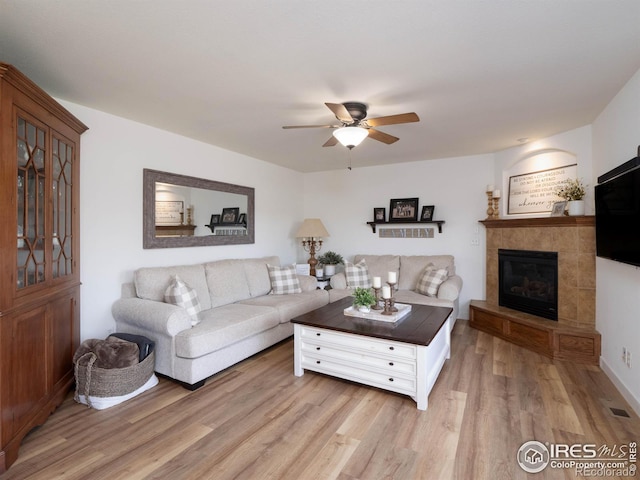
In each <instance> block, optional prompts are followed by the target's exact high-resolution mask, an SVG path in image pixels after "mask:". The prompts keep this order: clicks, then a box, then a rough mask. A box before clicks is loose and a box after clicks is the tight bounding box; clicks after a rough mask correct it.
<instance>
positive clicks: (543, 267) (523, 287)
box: [498, 249, 558, 321]
mask: <svg viewBox="0 0 640 480" xmlns="http://www.w3.org/2000/svg"><path fill="white" fill-rule="evenodd" d="M498 262H499V284H498V302H499V304H500V305H501V306H503V307H508V308H512V309H514V310H519V311H521V312H525V313H531V314H533V315H537V316H539V317H543V318H547V319H549V320H556V321H557V320H558V253H557V252H538V251H529V250H506V249H499V250H498Z"/></svg>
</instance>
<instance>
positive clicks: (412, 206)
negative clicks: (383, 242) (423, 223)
mask: <svg viewBox="0 0 640 480" xmlns="http://www.w3.org/2000/svg"><path fill="white" fill-rule="evenodd" d="M416 220H418V199H417V198H393V199H391V203H390V204H389V221H390V222H411V221H413V222H415V221H416Z"/></svg>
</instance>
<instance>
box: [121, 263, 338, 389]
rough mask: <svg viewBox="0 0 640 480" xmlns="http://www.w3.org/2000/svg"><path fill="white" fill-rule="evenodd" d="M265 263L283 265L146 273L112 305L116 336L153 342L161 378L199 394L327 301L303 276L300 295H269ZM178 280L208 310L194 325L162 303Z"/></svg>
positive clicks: (289, 332) (182, 311) (146, 270)
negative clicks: (218, 375)
mask: <svg viewBox="0 0 640 480" xmlns="http://www.w3.org/2000/svg"><path fill="white" fill-rule="evenodd" d="M267 264H269V265H280V260H279V258H278V257H275V256H273V257H265V258H254V259H236V260H220V261H214V262H209V263H204V264H197V265H184V266H174V267H152V268H140V269H138V270H136V271H135V273H134V278H133V282H132V283H126V284H124V285H123V286H122V296H121V298H120V299H119V300H117V301H116V302H115V303H114V304H113V308H112V313H113V316H114V318H115V321H116V327H117V331H118V332H124V333H133V334H138V335H144V336H145V337H148V338H149V339H151V340H154V341H155V342H156V366H155V370H156V372H158V373H160V374H163V375H166V376H168V377H171V378H174V379H176V380H178V381H180V382H183V383H184V384H185V386H187V387H188V388H191V389H195V388H198V387H200V386H202V385H203V384H204V381H205V379H207V378H208V377H210V376H211V375H213V374H215V373H217V372H219V371H221V370H223V369H225V368H227V367H229V366H231V365H233V364H235V363H237V362H239V361H241V360H243V359H245V358H247V357H249V356H251V355H253V354H255V353H257V352H259V351H261V350H263V349H265V348H267V347H269V346H271V345H273V344H275V343H277V342H279V341H281V340H283V339H285V338H287V337H289V336H291V335H292V334H293V326H292V324H291V323H290V322H289V320H290V319H291V318H293V317H295V316H298V315H302V314H303V313H306V312H308V311H310V310H314V309H316V308H319V307H321V306H324V305H326V304H327V303H329V294H328V292H327V291H325V290H322V289H317V281H316V279H315V278H314V277H310V276H298V279H299V282H300V286H301V290H302V292H300V293H291V294H284V295H272V294H270V292H271V280H270V277H269V273H268V270H267ZM175 275H178V276H179V277H180V279H181V280H183V281H184V282H185V283H186V284H187V285H189V287H191V288H192V289H193V290H195V291H196V292H197V297H198V300H199V303H200V306H201V308H202V310H201V311H200V313H199V314H198V317H199V320H200V323H198V324H196V325H195V326H192V318H191V317H190V316H189V315H188V313H187V311H186V310H185V309H184V308H182V307H180V306H176V305H172V304H170V303H165V302H164V294H165V291H166V289H167V287H168V286H169V285H170V284H171V282H172V281H173V279H174V277H175Z"/></svg>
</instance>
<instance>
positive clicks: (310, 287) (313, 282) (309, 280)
mask: <svg viewBox="0 0 640 480" xmlns="http://www.w3.org/2000/svg"><path fill="white" fill-rule="evenodd" d="M298 280H299V281H300V288H301V289H302V291H303V292H313V291H314V290H316V289H317V288H318V279H317V278H316V277H312V276H311V275H298Z"/></svg>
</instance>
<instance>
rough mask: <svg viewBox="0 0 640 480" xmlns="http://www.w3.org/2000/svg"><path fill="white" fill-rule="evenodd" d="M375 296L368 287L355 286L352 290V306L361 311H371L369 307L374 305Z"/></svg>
mask: <svg viewBox="0 0 640 480" xmlns="http://www.w3.org/2000/svg"><path fill="white" fill-rule="evenodd" d="M375 303H376V297H375V295H374V294H373V292H372V291H371V289H369V288H362V287H356V289H355V290H354V291H353V306H354V308H357V309H358V310H360V311H361V312H365V313H367V312H369V311H371V307H372V306H373V305H375Z"/></svg>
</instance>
